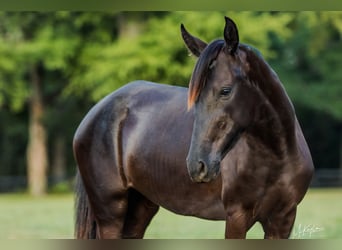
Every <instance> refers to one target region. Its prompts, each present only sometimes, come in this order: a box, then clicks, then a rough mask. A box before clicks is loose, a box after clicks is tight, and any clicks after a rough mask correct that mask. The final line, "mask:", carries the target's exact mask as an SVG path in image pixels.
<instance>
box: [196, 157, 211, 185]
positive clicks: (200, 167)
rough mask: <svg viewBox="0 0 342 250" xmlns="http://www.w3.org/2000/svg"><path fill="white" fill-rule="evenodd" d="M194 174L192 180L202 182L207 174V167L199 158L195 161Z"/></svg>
mask: <svg viewBox="0 0 342 250" xmlns="http://www.w3.org/2000/svg"><path fill="white" fill-rule="evenodd" d="M196 172H197V173H196V175H195V178H193V179H194V181H196V182H204V181H205V179H206V177H207V175H208V167H207V165H206V164H205V163H204V161H201V160H199V161H198V162H197V171H196Z"/></svg>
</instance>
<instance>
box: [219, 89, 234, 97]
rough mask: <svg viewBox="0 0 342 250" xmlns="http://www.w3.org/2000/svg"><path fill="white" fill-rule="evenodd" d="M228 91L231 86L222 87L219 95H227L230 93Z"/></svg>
mask: <svg viewBox="0 0 342 250" xmlns="http://www.w3.org/2000/svg"><path fill="white" fill-rule="evenodd" d="M230 92H232V88H231V87H224V88H223V89H221V92H220V95H221V96H227V95H229V94H230Z"/></svg>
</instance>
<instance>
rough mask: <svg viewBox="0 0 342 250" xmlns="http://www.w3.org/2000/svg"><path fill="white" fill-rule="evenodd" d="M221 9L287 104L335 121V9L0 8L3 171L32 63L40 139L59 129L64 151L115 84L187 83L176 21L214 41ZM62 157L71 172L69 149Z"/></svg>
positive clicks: (188, 59) (338, 114) (340, 20)
mask: <svg viewBox="0 0 342 250" xmlns="http://www.w3.org/2000/svg"><path fill="white" fill-rule="evenodd" d="M225 15H227V16H230V17H231V18H232V19H233V20H235V22H236V23H237V25H238V28H239V35H240V41H241V42H242V43H247V44H250V45H252V46H253V47H255V48H257V49H258V50H259V51H260V52H261V53H262V54H263V57H264V58H265V59H266V60H267V61H269V62H270V64H271V65H272V66H273V67H274V68H275V69H276V71H277V72H278V74H279V75H280V78H281V80H282V82H283V83H284V85H285V87H286V89H287V91H288V93H289V95H290V97H291V99H292V100H293V101H294V103H295V104H299V105H300V106H303V107H308V108H309V109H310V110H313V111H318V112H321V113H325V114H326V115H328V116H331V117H333V120H336V121H338V122H341V121H342V101H341V100H342V99H341V96H342V87H341V82H342V72H341V58H342V43H341V39H342V12H341V11H336V12H324V11H322V12H249V11H243V12H188V11H179V12H114V13H108V12H106V13H103V12H102V13H99V12H67V11H61V12H50V13H47V12H45V13H44V12H41V13H39V12H0V54H1V58H0V115H1V117H9V116H17V118H18V119H10V118H6V123H7V124H6V126H4V125H3V126H2V127H1V128H3V129H4V130H3V133H4V134H5V135H4V136H0V141H1V142H0V145H3V146H2V149H4V148H5V145H6V144H7V143H8V142H9V141H11V140H12V138H19V137H20V138H21V139H20V140H19V139H18V140H17V142H18V145H16V144H14V145H11V147H6V150H7V151H2V152H0V159H5V160H6V164H9V166H6V168H5V169H7V170H8V171H9V169H10V167H11V166H10V165H11V164H13V162H14V161H16V159H17V158H20V159H23V158H24V157H25V153H24V150H23V148H25V146H26V145H25V143H26V142H27V136H26V129H27V120H28V109H27V104H28V101H29V100H30V97H31V95H32V88H31V84H30V81H29V78H30V72H31V70H32V67H36V66H38V67H39V70H40V71H39V73H40V77H41V82H42V92H43V93H42V96H43V101H44V104H45V110H46V114H45V117H44V124H45V125H46V126H47V128H48V131H49V141H50V142H49V145H50V147H51V145H53V143H51V141H52V140H54V139H55V138H56V137H58V136H60V135H62V136H65V138H66V140H67V144H68V145H67V146H68V148H69V149H70V148H71V140H72V137H73V133H74V131H75V130H76V128H77V126H78V124H79V122H80V120H81V119H82V117H83V116H84V114H85V113H86V111H87V110H88V109H89V108H90V107H91V106H92V105H93V104H94V103H95V102H96V101H98V100H99V99H100V98H102V97H103V96H105V95H107V94H108V93H110V92H112V91H114V90H116V89H117V88H119V87H121V86H122V85H124V84H126V83H128V82H130V81H133V80H137V79H144V80H149V81H155V82H162V83H167V84H172V85H180V86H187V84H188V81H189V78H190V75H191V72H192V69H193V66H194V64H195V62H196V58H195V57H194V56H189V52H188V51H187V49H186V47H185V45H184V43H183V41H182V39H181V35H180V30H179V28H180V24H181V23H183V24H184V25H185V26H186V28H187V29H188V30H189V32H190V33H191V34H193V35H194V36H197V37H199V38H201V39H203V40H204V41H206V42H210V41H211V40H213V39H216V38H222V37H223V34H222V33H223V27H224V18H223V17H224V16H225ZM303 110H305V109H303ZM303 117H307V116H305V115H303ZM300 119H301V118H300ZM305 119H310V118H305ZM61 121H63V122H61ZM307 124H309V123H307ZM339 124H340V123H339ZM311 126H312V127H316V128H317V129H318V130H322V128H323V127H322V126H320V125H319V124H318V123H315V124H311ZM338 126H340V125H338ZM24 134H25V136H24ZM330 136H331V135H329V137H330ZM19 142H20V143H19ZM19 144H20V145H19ZM51 150H52V149H51V148H50V151H51ZM5 152H6V153H5ZM5 154H7V155H5ZM50 155H53V153H51V152H50ZM67 157H68V165H69V166H70V169H71V170H70V172H72V171H74V161H73V156H72V151H71V150H69V151H68V156H67ZM315 157H317V156H315ZM11 159H12V160H11ZM17 162H20V163H21V164H22V163H23V162H24V160H19V161H17ZM18 164H19V163H18ZM337 164H338V163H332V165H334V166H335V165H337ZM23 169H24V168H23ZM5 172H6V171H5ZM21 172H23V171H21ZM7 173H8V172H7Z"/></svg>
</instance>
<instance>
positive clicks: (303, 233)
mask: <svg viewBox="0 0 342 250" xmlns="http://www.w3.org/2000/svg"><path fill="white" fill-rule="evenodd" d="M73 213H74V212H73V195H72V194H66V195H48V196H46V197H42V198H31V197H30V196H28V195H24V194H6V195H0V238H3V239H42V238H43V239H56V238H72V237H73V221H74V218H73ZM224 230H225V223H224V222H223V221H207V220H201V219H198V218H193V217H185V216H179V215H176V214H173V213H171V212H169V211H166V210H164V209H160V211H159V212H158V214H157V215H156V217H155V218H154V219H153V221H152V222H151V225H150V226H149V228H148V230H147V232H146V235H145V238H163V239H166V238H182V239H186V238H188V239H189V238H190V239H198V238H206V239H208V238H209V239H222V238H223V237H224ZM341 235H342V189H311V190H309V192H308V194H307V196H306V197H305V198H304V200H303V202H302V203H301V204H300V206H299V208H298V215H297V219H296V223H295V226H294V230H293V233H292V236H291V238H306V239H308V238H312V239H314V238H329V239H337V238H342V236H341ZM248 238H263V232H262V228H261V226H260V225H259V224H256V225H255V226H254V227H253V228H252V229H251V230H250V231H249V232H248Z"/></svg>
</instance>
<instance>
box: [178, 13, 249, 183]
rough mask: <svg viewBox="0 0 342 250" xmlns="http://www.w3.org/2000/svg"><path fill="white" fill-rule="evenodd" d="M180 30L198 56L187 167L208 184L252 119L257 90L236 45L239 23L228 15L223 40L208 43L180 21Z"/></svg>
mask: <svg viewBox="0 0 342 250" xmlns="http://www.w3.org/2000/svg"><path fill="white" fill-rule="evenodd" d="M181 32H182V36H183V39H184V42H185V44H186V45H187V47H188V48H189V50H190V51H191V52H192V53H193V54H194V55H195V56H198V57H199V58H198V61H197V64H196V66H195V68H194V70H193V74H192V77H191V80H190V84H189V96H188V108H194V116H195V121H194V126H193V132H192V139H191V146H190V149H189V153H188V156H187V167H188V171H189V174H190V177H191V179H192V180H193V181H196V182H208V181H210V180H212V179H214V178H215V177H216V176H217V175H218V173H219V171H220V163H221V161H222V159H223V158H224V157H225V156H226V155H227V153H228V152H229V151H230V150H231V149H232V148H233V147H234V145H235V144H236V142H237V141H238V140H239V138H240V135H241V133H242V132H243V131H244V130H245V129H246V128H247V127H248V126H249V124H250V123H251V121H252V119H253V112H254V111H253V110H254V106H255V93H254V91H250V88H251V84H250V83H249V79H248V77H247V73H248V71H249V64H248V62H247V60H246V52H245V50H246V49H247V47H246V46H245V45H240V44H239V36H238V31H237V27H236V25H235V23H234V22H233V21H232V20H231V19H229V18H227V17H226V25H225V28H224V40H215V41H213V42H211V43H210V44H206V43H205V42H203V41H201V40H200V39H198V38H196V37H193V36H192V35H190V34H189V33H188V32H187V31H186V29H185V28H184V26H183V25H182V26H181ZM192 106H194V107H192Z"/></svg>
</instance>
